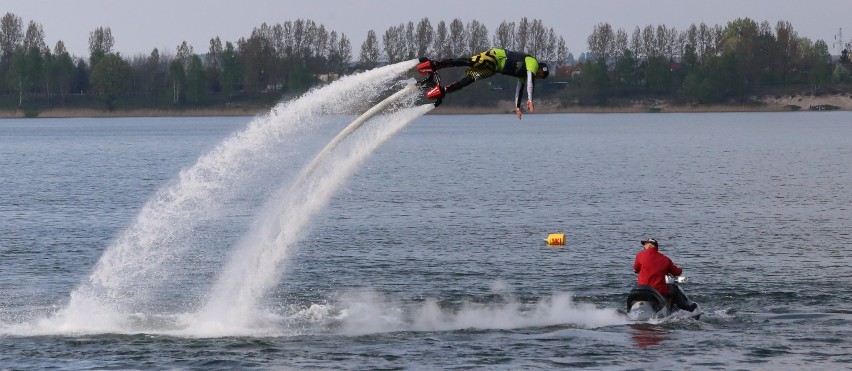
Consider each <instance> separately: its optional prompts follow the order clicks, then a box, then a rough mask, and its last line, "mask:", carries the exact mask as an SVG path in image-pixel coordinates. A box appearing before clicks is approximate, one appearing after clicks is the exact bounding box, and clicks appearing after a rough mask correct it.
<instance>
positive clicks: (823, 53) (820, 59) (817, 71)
mask: <svg viewBox="0 0 852 371" xmlns="http://www.w3.org/2000/svg"><path fill="white" fill-rule="evenodd" d="M809 59H810V63H811V69H810V71H809V73H808V81H809V82H810V84H811V86H813V87H814V88H815V89H816V88H820V87H823V86H825V85H826V84H828V83H829V82H830V81H831V72H832V70H831V54H829V52H828V44H826V43H825V41H823V40H817V42H816V43H814V45H813V48H812V50H811V53H810V55H809Z"/></svg>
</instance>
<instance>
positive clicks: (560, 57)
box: [556, 36, 569, 68]
mask: <svg viewBox="0 0 852 371" xmlns="http://www.w3.org/2000/svg"><path fill="white" fill-rule="evenodd" d="M568 53H569V52H568V46H566V45H565V39H564V38H562V36H559V41H558V42H557V43H556V68H559V67H562V66H564V65H565V64H566V63H568Z"/></svg>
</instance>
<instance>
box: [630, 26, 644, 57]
mask: <svg viewBox="0 0 852 371" xmlns="http://www.w3.org/2000/svg"><path fill="white" fill-rule="evenodd" d="M630 50H631V51H632V52H633V55H634V56H636V57H637V58H645V57H646V56H647V55H646V53H645V48H644V47H643V46H642V29H640V28H639V26H636V28H634V29H633V33H632V34H631V35H630Z"/></svg>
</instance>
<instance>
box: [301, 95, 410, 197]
mask: <svg viewBox="0 0 852 371" xmlns="http://www.w3.org/2000/svg"><path fill="white" fill-rule="evenodd" d="M417 88H418V86H417V85H415V84H409V85H406V86H405V87H404V88H402V89H401V90H400V91H398V92H396V93H393V94H392V95H391V96H389V97H387V98H385V99H384V100H382V101H381V102H379V103H378V104H376V105H375V106H373V108H370V109H369V110H367V112H364V113H363V114H361V116H358V118H356V119H355V120H354V121H352V122H351V123H350V124H349V125H348V126H346V127H345V128H343V130H341V131H340V133H337V135H336V136H335V137H334V139H332V140H331V141H330V142H328V144H326V145H325V147H323V148H322V150H321V151H320V152H319V153H318V154H317V155H316V157H314V159H313V160H311V163H310V164H308V166H306V167H305V169H304V170H302V173H301V174H300V175H299V178H298V179H296V182H295V183H293V185H292V186H291V187H290V189H291V190H295V189H297V188H298V187H301V186H302V183H304V182H305V180H306V179H307V178H308V177H309V176H310V175H311V174H313V172H314V169H315V168H316V167H317V165H319V163H320V162H321V161H322V160H323V159H324V158H325V157H326V156H327V155H328V153H329V152H331V150H332V149H334V147H336V146H337V145H338V144H340V142H342V141H343V140H344V139H346V137H348V136H349V135H351V134H352V133H353V132H354V131H355V130H357V129H358V128H359V127H361V125H364V123H365V122H367V120H369V119H371V118H372V117H373V116H375V115H376V114H378V113H379V112H381V111H382V110H384V109H385V108H387V107H388V106H390V105H391V103H393V102H395V101H397V100H399V99H401V98H402V97H404V96H405V95H407V94H410V93H411V92H413V91H414V90H415V89H417Z"/></svg>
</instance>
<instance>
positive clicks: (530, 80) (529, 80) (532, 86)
mask: <svg viewBox="0 0 852 371" xmlns="http://www.w3.org/2000/svg"><path fill="white" fill-rule="evenodd" d="M534 80H535V77H534V76H533V73H532V71H530V70H527V100H528V101H530V102H532V96H533V90H535V83H534V82H533V81H534Z"/></svg>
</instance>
